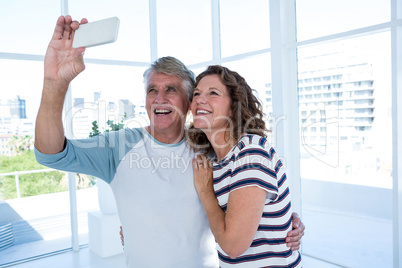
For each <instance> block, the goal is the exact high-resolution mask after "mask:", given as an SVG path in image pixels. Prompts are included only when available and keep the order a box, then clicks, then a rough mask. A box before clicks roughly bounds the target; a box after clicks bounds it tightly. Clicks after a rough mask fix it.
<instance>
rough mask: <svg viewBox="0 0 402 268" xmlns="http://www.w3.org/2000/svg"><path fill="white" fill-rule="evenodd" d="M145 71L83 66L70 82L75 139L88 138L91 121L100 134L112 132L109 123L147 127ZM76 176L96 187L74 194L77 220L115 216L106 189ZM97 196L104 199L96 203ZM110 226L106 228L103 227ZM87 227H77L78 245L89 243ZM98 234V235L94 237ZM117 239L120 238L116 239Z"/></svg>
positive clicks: (105, 185) (85, 177)
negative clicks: (99, 213)
mask: <svg viewBox="0 0 402 268" xmlns="http://www.w3.org/2000/svg"><path fill="white" fill-rule="evenodd" d="M144 71H145V68H138V67H127V66H111V65H97V64H86V69H85V71H84V72H83V73H81V74H80V75H79V76H78V77H77V78H76V79H75V80H74V81H73V83H72V98H73V102H72V103H73V108H72V110H71V112H72V118H73V131H74V138H88V137H89V135H90V132H92V122H94V121H96V123H97V126H98V127H99V132H104V131H105V130H109V131H110V130H111V128H110V125H108V123H107V121H108V120H111V121H113V124H119V123H122V124H124V127H129V128H132V127H141V126H146V125H148V117H147V115H146V111H145V107H144V103H145V89H144V85H143V78H142V74H143V72H144ZM125 116H126V117H125ZM76 176H77V177H78V178H79V180H78V181H80V182H82V183H83V186H85V185H86V184H90V186H92V185H94V184H95V183H96V184H97V186H98V187H92V188H88V189H83V190H80V191H77V197H78V199H80V200H78V202H77V204H78V217H79V219H80V221H82V222H88V215H89V214H88V212H91V211H95V212H94V213H98V212H97V211H99V209H101V210H102V212H104V213H107V214H108V215H109V216H113V215H114V216H116V217H117V210H116V208H115V203H114V202H115V201H114V196H113V194H112V192H111V190H110V188H109V186H108V185H107V184H106V183H102V182H99V181H97V178H95V177H93V176H88V175H85V174H77V175H76ZM102 186H103V187H102ZM99 187H101V188H99ZM96 188H98V190H97V189H96ZM98 193H99V195H101V198H100V199H102V200H103V201H102V203H99V204H98ZM105 200H107V201H105ZM106 203H108V204H106ZM105 204H106V206H105ZM103 209H106V210H107V211H105V210H103ZM94 215H95V214H94ZM92 226H96V221H95V222H94V221H93V220H92ZM109 227H110V226H109V225H105V226H104V227H103V228H109ZM89 228H90V227H88V224H87V225H80V226H79V234H80V244H85V243H88V234H89V232H91V229H89ZM118 228H119V226H116V227H115V228H114V229H113V228H111V229H110V230H109V231H110V232H111V233H113V232H116V230H118ZM97 230H98V228H96V227H94V229H92V232H96V231H97ZM99 235H101V234H96V235H95V236H99ZM116 239H119V237H117V236H116Z"/></svg>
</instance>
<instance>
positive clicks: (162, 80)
mask: <svg viewBox="0 0 402 268" xmlns="http://www.w3.org/2000/svg"><path fill="white" fill-rule="evenodd" d="M146 110H147V113H148V116H149V119H150V122H151V127H152V128H153V130H154V131H162V132H166V131H174V132H176V131H178V130H180V131H181V130H182V129H183V127H184V123H185V121H186V115H187V112H188V110H189V101H188V100H187V96H186V92H185V90H184V87H183V80H182V79H181V78H179V77H177V76H170V75H166V74H162V73H152V74H151V75H150V76H149V78H148V81H147V87H146Z"/></svg>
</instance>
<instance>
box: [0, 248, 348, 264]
mask: <svg viewBox="0 0 402 268" xmlns="http://www.w3.org/2000/svg"><path fill="white" fill-rule="evenodd" d="M56 264H57V267H58V268H110V267H114V268H117V267H125V262H124V255H123V254H120V255H117V256H113V257H109V258H103V259H102V258H100V257H98V256H97V255H96V254H94V253H93V252H92V251H91V250H90V249H89V248H88V247H85V248H83V249H81V250H80V251H79V252H72V251H70V252H66V253H62V254H57V255H54V256H51V257H46V258H43V259H39V260H35V261H30V262H26V263H22V264H18V265H13V266H8V267H13V268H43V267H56ZM6 267H7V266H6ZM303 267H304V268H339V267H342V266H337V265H333V264H329V263H325V262H323V261H320V260H317V259H314V258H311V257H308V256H303Z"/></svg>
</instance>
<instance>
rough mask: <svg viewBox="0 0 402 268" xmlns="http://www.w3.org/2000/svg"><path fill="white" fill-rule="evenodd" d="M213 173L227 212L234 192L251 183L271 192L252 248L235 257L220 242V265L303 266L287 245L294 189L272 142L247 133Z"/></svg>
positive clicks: (220, 203) (298, 256)
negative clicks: (290, 186)
mask: <svg viewBox="0 0 402 268" xmlns="http://www.w3.org/2000/svg"><path fill="white" fill-rule="evenodd" d="M213 176H214V190H215V193H216V197H217V198H218V201H219V205H220V206H221V208H222V209H223V210H224V211H226V207H227V204H228V199H229V195H230V192H231V191H234V190H236V189H240V188H243V187H248V186H257V187H259V188H261V189H264V190H265V191H267V202H266V204H265V207H264V211H263V215H262V217H261V220H260V224H259V226H258V230H257V232H256V234H255V237H254V240H253V242H252V244H251V246H250V248H248V249H247V251H246V252H244V253H243V254H242V255H240V256H239V257H237V258H235V259H231V258H230V257H229V256H228V255H227V254H226V253H225V252H224V251H223V250H222V249H221V248H220V247H219V245H218V246H217V247H218V253H219V260H220V267H222V268H223V267H301V256H300V253H299V252H298V251H293V252H292V251H291V250H290V249H289V248H288V247H287V246H286V242H285V239H286V235H287V233H288V232H289V231H290V230H291V229H292V210H291V202H290V192H289V187H288V182H287V178H286V174H285V172H284V169H283V168H282V162H281V161H280V160H279V158H278V156H277V155H276V153H275V150H274V148H272V147H271V146H270V145H269V143H268V141H267V140H266V139H265V138H263V137H261V136H258V135H244V136H243V137H242V138H241V139H240V140H239V142H238V143H237V145H236V146H234V147H233V149H232V150H231V151H230V152H229V153H228V154H227V155H226V156H225V157H224V158H223V159H222V160H221V161H219V162H217V163H215V164H214V175H213Z"/></svg>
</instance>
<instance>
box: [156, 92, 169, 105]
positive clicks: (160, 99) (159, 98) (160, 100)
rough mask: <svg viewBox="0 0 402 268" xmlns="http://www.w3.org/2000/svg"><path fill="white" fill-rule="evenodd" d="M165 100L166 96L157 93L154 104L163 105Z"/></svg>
mask: <svg viewBox="0 0 402 268" xmlns="http://www.w3.org/2000/svg"><path fill="white" fill-rule="evenodd" d="M166 101H167V100H166V96H165V93H164V92H158V95H157V96H156V98H155V103H165V102H166Z"/></svg>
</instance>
